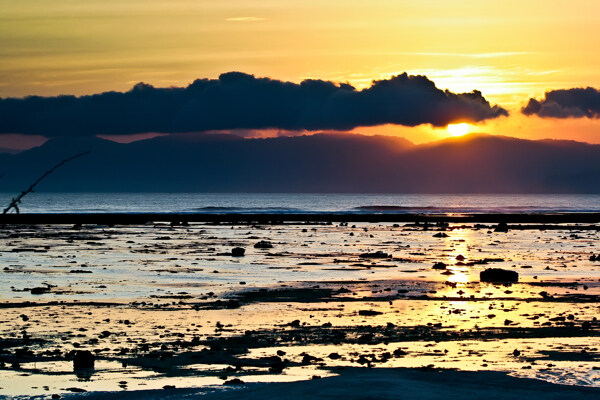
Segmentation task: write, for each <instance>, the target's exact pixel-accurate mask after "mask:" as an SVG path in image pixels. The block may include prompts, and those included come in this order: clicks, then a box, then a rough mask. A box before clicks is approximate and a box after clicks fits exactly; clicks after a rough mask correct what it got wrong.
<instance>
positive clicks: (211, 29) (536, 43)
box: [0, 0, 600, 143]
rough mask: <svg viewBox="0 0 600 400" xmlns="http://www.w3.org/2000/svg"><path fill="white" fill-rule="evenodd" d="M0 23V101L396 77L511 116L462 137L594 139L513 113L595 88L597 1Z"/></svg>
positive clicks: (266, 8)
mask: <svg viewBox="0 0 600 400" xmlns="http://www.w3.org/2000/svg"><path fill="white" fill-rule="evenodd" d="M0 20H1V23H0V60H1V62H0V97H22V96H27V95H44V96H50V95H52V96H53V95H59V94H75V95H82V94H91V93H98V92H103V91H109V90H118V91H126V90H128V89H130V88H131V87H132V86H133V85H134V84H135V83H137V82H140V81H144V82H147V83H150V84H152V85H154V86H157V87H164V86H171V85H173V86H185V85H187V84H189V83H190V82H192V81H193V80H194V79H197V78H216V77H218V76H219V74H221V73H223V72H227V71H243V72H246V73H250V74H254V75H256V76H266V77H271V78H273V79H280V80H289V81H292V82H300V81H302V80H303V79H306V78H317V79H324V80H333V81H338V82H349V83H351V84H352V85H354V86H356V87H357V88H364V87H367V86H369V84H370V82H371V81H372V80H373V79H382V78H388V77H390V76H392V75H395V74H398V73H401V72H404V71H406V72H408V73H409V74H424V75H426V76H427V77H428V78H430V79H431V80H433V81H434V82H435V83H436V85H437V86H438V87H439V88H442V89H446V88H447V89H450V90H452V91H455V92H469V91H471V90H473V89H477V90H480V91H481V92H482V93H483V95H484V96H485V97H486V98H487V99H488V100H489V101H490V102H492V103H494V104H499V105H501V106H503V107H505V108H506V109H508V110H509V111H510V113H511V114H510V116H508V117H501V118H498V119H494V120H489V121H487V122H485V123H482V124H480V125H477V126H472V127H470V130H471V131H476V132H486V133H490V134H501V135H508V136H515V137H522V138H530V139H540V138H561V139H574V140H581V141H587V142H593V143H600V121H599V120H598V119H597V118H596V119H589V118H580V119H573V118H570V119H562V120H558V119H542V118H539V117H526V116H523V115H522V114H521V113H520V111H519V110H520V108H521V107H522V106H523V105H524V104H525V103H526V102H527V100H528V99H529V98H530V97H536V98H540V97H542V96H543V94H544V92H545V91H547V90H550V89H561V88H572V87H587V86H592V87H595V88H598V87H600V68H599V67H600V51H598V50H600V1H597V0H573V1H558V0H545V1H537V0H536V1H524V0H504V1H485V0H463V1H447V0H420V1H414V0H413V1H404V0H395V1H392V0H373V1H364V0H361V1H358V0H330V1H323V0H289V1H286V0H261V1H253V0H169V1H165V0H118V1H117V0H19V1H15V0H0ZM356 131H359V132H366V133H383V134H397V135H400V136H404V137H406V138H407V139H409V140H411V141H413V142H416V143H422V142H428V141H431V140H437V139H441V138H444V137H448V136H449V133H448V131H447V130H446V129H443V128H438V129H434V128H431V127H430V126H429V125H421V126H418V127H415V128H409V127H397V126H380V127H370V128H358V129H356Z"/></svg>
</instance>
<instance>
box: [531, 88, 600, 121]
mask: <svg viewBox="0 0 600 400" xmlns="http://www.w3.org/2000/svg"><path fill="white" fill-rule="evenodd" d="M521 111H522V112H523V114H525V115H537V116H539V117H546V118H583V117H587V118H600V91H599V90H598V89H594V88H592V87H587V88H573V89H560V90H551V91H549V92H546V94H545V97H544V99H542V100H536V99H533V98H532V99H529V102H528V103H527V106H525V107H523V109H522V110H521Z"/></svg>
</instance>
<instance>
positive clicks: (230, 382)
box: [223, 378, 246, 386]
mask: <svg viewBox="0 0 600 400" xmlns="http://www.w3.org/2000/svg"><path fill="white" fill-rule="evenodd" d="M245 384H246V382H244V381H243V380H241V379H239V378H233V379H230V380H228V381H225V382H223V385H230V386H231V385H245Z"/></svg>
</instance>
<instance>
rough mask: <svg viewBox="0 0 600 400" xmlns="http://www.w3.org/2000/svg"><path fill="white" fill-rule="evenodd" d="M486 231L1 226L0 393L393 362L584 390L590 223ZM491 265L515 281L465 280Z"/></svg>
mask: <svg viewBox="0 0 600 400" xmlns="http://www.w3.org/2000/svg"><path fill="white" fill-rule="evenodd" d="M498 228H499V227H498V226H497V225H495V224H476V223H467V224H463V223H450V224H447V223H439V224H423V223H399V224H394V223H368V222H360V223H352V222H349V223H309V222H297V223H278V224H260V225H259V224H251V223H250V224H236V223H194V222H190V223H187V222H182V223H174V224H173V223H161V222H154V223H146V224H138V225H118V224H117V225H110V226H102V225H91V224H89V225H88V224H82V225H79V224H77V225H71V224H69V225H67V224H50V225H45V224H44V225H2V226H1V227H0V237H1V238H2V240H1V242H0V260H1V265H2V270H0V309H1V310H2V313H1V316H0V395H3V396H19V395H23V396H39V397H40V398H49V397H50V396H51V395H57V396H63V397H64V396H76V395H77V394H79V393H83V392H84V391H85V392H102V393H104V392H120V393H129V392H134V391H141V390H144V391H148V390H150V391H152V390H156V392H154V391H153V392H152V393H159V392H160V393H162V392H164V391H168V390H179V389H181V388H188V389H189V390H192V389H190V388H203V389H208V388H210V390H213V391H216V392H217V393H220V391H221V390H225V391H227V390H231V389H228V388H231V387H235V388H238V387H244V386H248V384H251V383H256V382H261V383H265V382H290V381H308V380H315V379H318V378H326V379H324V381H327V379H336V378H335V377H336V376H340V377H344V376H348V375H347V374H355V373H356V371H357V370H365V371H366V370H368V371H371V370H377V369H380V370H381V371H388V372H386V373H389V371H390V370H396V369H401V368H410V370H407V371H417V370H418V371H445V370H448V369H453V370H458V371H487V372H486V373H491V372H489V371H492V372H494V373H506V374H509V375H511V376H512V377H517V378H534V379H537V380H541V381H547V382H550V383H554V384H560V385H570V386H577V387H582V386H588V387H591V388H594V387H595V388H598V387H600V339H599V337H600V322H599V321H598V319H597V317H598V315H599V314H600V245H599V244H600V224H591V225H590V224H582V223H576V224H541V225H540V224H537V225H527V224H519V225H511V224H509V225H508V226H506V227H502V229H498ZM504 228H506V229H504ZM234 248H239V249H243V250H244V251H243V255H240V253H241V251H240V250H238V251H237V252H234V251H233V249H234ZM490 268H494V269H503V270H509V271H515V272H517V273H518V282H516V283H514V282H512V283H508V282H503V283H497V282H492V283H486V282H480V273H481V272H482V271H484V270H486V269H490ZM88 352H89V354H90V355H91V357H92V358H93V368H90V367H88V368H74V358H76V357H77V356H78V354H79V355H81V354H84V353H85V354H88ZM408 373H410V372H408ZM431 373H433V372H431ZM482 376H488V375H482ZM328 377H329V378H328ZM221 387H223V388H224V389H221ZM188 389H186V390H188ZM237 390H239V389H237ZM586 390H587V389H586ZM589 390H594V389H589ZM140 393H141V392H140ZM144 393H145V392H144ZM589 393H592V392H589ZM597 393H598V392H596V391H594V392H593V393H592V394H594V395H596V394H597ZM55 398H56V396H55Z"/></svg>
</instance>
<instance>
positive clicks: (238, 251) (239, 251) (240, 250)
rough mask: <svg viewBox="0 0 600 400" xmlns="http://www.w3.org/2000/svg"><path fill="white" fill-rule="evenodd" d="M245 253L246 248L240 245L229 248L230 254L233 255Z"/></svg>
mask: <svg viewBox="0 0 600 400" xmlns="http://www.w3.org/2000/svg"><path fill="white" fill-rule="evenodd" d="M244 254H246V250H245V249H244V248H242V247H234V248H233V249H231V255H232V256H233V257H243V256H244Z"/></svg>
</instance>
